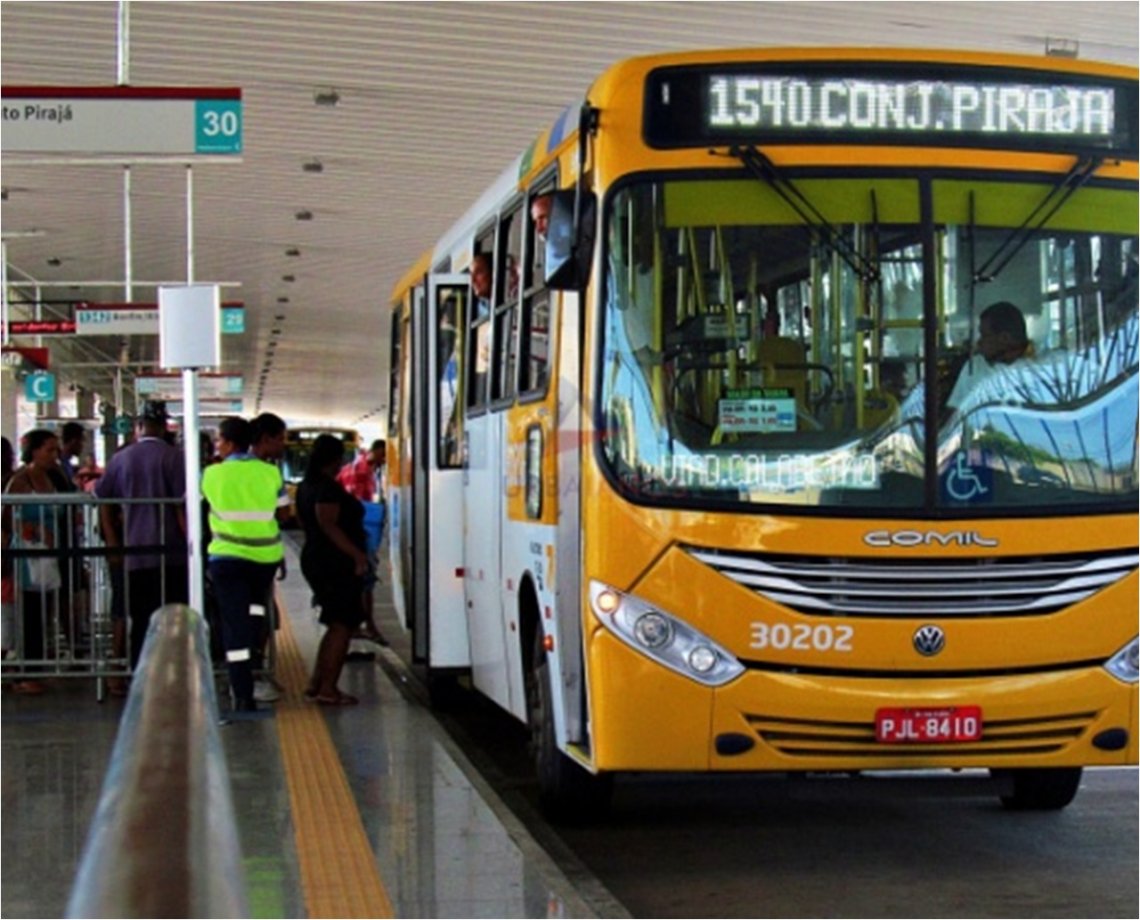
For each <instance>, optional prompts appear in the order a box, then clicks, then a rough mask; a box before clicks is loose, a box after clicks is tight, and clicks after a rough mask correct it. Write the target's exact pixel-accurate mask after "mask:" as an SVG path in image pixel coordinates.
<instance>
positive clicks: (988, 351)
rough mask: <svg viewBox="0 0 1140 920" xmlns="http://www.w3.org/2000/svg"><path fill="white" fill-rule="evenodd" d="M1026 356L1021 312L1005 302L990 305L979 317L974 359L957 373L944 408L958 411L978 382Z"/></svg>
mask: <svg viewBox="0 0 1140 920" xmlns="http://www.w3.org/2000/svg"><path fill="white" fill-rule="evenodd" d="M1028 353H1029V336H1028V334H1027V333H1026V329H1025V316H1024V315H1022V312H1021V310H1020V309H1018V308H1017V307H1016V306H1015V305H1014V304H1012V303H1010V302H1009V301H1008V300H1002V301H998V302H997V303H995V304H990V306H988V307H986V308H985V309H984V310H983V311H982V315H981V316H980V317H978V344H977V346H976V348H975V349H974V355H973V357H972V358H970V360H969V361H967V362H966V364H965V365H963V367H962V370H961V371H959V373H958V379H957V380H956V381H955V383H954V388H953V389H952V390H951V391H950V398H949V399H948V400H947V401H946V405H947V406H948V407H949V408H951V409H957V408H959V407H960V406H961V405H962V402H963V401H964V400H965V399H966V396H967V394H968V393H970V392H971V391H972V390H973V389H974V388H975V387H977V386H978V384H979V383H981V382H982V381H983V380H985V379H987V378H988V377H992V376H993V375H994V374H995V373H996V372H997V371H998V370H1000V369H1001V368H1002V367H1005V366H1009V365H1012V364H1014V363H1016V362H1017V361H1020V360H1021V359H1023V358H1025V357H1027V355H1028Z"/></svg>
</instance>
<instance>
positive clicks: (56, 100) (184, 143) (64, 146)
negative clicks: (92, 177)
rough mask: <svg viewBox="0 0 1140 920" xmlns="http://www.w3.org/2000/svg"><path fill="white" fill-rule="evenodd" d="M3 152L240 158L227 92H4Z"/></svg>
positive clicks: (237, 112)
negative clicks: (231, 156)
mask: <svg viewBox="0 0 1140 920" xmlns="http://www.w3.org/2000/svg"><path fill="white" fill-rule="evenodd" d="M0 95H2V101H3V125H4V152H5V153H44V154H55V153H59V154H63V153H67V154H118V155H122V156H163V155H167V156H216V155H223V156H225V155H235V154H240V153H241V152H242V98H241V90H240V89H237V88H231V87H224V88H218V87H139V86H5V87H3V88H2V89H0Z"/></svg>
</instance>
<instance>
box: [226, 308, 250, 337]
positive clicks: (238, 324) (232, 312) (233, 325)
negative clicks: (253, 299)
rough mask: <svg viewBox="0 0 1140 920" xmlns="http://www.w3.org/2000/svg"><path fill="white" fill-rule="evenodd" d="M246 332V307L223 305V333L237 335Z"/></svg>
mask: <svg viewBox="0 0 1140 920" xmlns="http://www.w3.org/2000/svg"><path fill="white" fill-rule="evenodd" d="M239 332H245V308H244V307H222V334H223V335H236V334H237V333H239Z"/></svg>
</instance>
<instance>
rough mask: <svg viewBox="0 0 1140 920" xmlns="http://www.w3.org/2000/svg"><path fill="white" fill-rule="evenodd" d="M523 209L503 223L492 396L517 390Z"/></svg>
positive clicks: (496, 305) (497, 396) (492, 397)
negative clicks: (516, 369)
mask: <svg viewBox="0 0 1140 920" xmlns="http://www.w3.org/2000/svg"><path fill="white" fill-rule="evenodd" d="M521 217H522V209H521V206H520V207H516V208H515V209H514V210H513V211H511V213H510V214H507V215H505V216H504V217H503V219H502V221H501V222H500V224H499V245H500V246H501V251H500V253H499V265H501V266H502V271H500V272H499V285H498V287H497V290H496V297H495V361H494V379H493V380H492V381H491V399H492V400H498V399H510V398H511V397H512V396H514V395H515V392H516V383H515V379H516V375H515V366H516V364H517V363H518V361H517V359H518V325H519V285H520V283H521V278H520V277H519V265H520V260H521V256H522V220H521Z"/></svg>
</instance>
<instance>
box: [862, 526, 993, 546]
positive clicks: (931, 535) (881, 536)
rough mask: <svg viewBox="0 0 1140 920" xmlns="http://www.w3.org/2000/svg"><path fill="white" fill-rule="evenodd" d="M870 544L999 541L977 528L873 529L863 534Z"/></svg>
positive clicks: (957, 544)
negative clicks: (942, 529)
mask: <svg viewBox="0 0 1140 920" xmlns="http://www.w3.org/2000/svg"><path fill="white" fill-rule="evenodd" d="M863 542H864V543H866V544H867V545H868V546H876V547H891V546H997V545H998V541H997V540H992V539H990V538H989V537H983V536H982V535H981V534H980V533H978V532H977V531H976V530H952V531H950V532H949V533H941V532H939V531H937V530H872V531H871V532H870V533H867V534H864V535H863Z"/></svg>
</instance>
